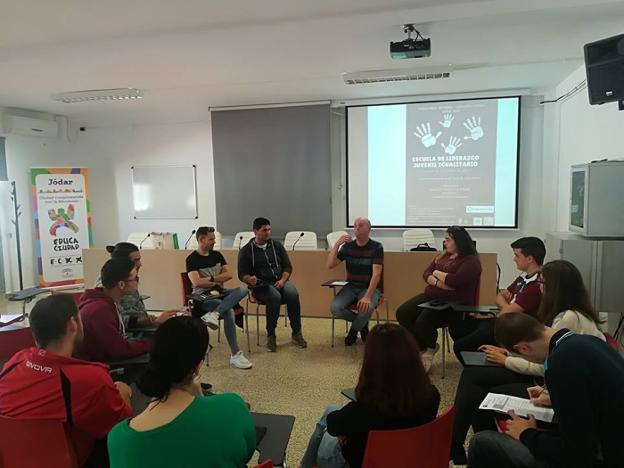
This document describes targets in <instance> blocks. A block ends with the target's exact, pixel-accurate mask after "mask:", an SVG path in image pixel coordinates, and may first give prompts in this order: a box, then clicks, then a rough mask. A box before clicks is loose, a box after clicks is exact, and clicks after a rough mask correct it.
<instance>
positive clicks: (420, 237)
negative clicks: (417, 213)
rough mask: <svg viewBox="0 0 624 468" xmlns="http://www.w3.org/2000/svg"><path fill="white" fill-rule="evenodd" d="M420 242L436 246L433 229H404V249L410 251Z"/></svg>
mask: <svg viewBox="0 0 624 468" xmlns="http://www.w3.org/2000/svg"><path fill="white" fill-rule="evenodd" d="M419 244H428V245H429V247H433V248H435V246H436V244H435V239H434V237H433V232H431V229H408V230H406V231H403V251H404V252H409V251H410V250H411V249H413V248H414V247H418V245H419Z"/></svg>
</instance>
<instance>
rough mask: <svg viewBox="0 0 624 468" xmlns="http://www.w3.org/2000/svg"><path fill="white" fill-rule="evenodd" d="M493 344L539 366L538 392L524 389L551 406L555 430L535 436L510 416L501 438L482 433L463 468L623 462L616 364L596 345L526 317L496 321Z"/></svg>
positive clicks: (622, 365) (620, 377)
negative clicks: (541, 373)
mask: <svg viewBox="0 0 624 468" xmlns="http://www.w3.org/2000/svg"><path fill="white" fill-rule="evenodd" d="M495 334H496V339H497V341H498V342H499V343H500V344H501V345H502V346H504V347H505V348H507V349H508V350H509V351H510V352H513V353H516V354H519V355H520V356H522V357H524V358H525V359H527V360H529V361H531V362H536V363H543V364H544V371H545V372H544V379H545V383H546V388H540V387H532V388H530V389H529V396H531V400H532V401H533V402H534V404H536V405H542V406H552V408H553V410H554V411H555V416H556V418H557V426H556V431H538V430H537V429H536V422H535V418H534V417H533V416H530V417H529V419H524V418H521V417H519V416H517V415H515V413H513V412H511V414H510V415H511V419H510V420H509V421H507V429H506V433H507V434H501V433H498V432H493V431H483V432H479V433H477V434H476V435H475V437H474V438H473V440H472V441H471V446H470V450H469V453H468V466H469V467H471V468H489V467H492V468H494V467H495V468H505V467H514V468H516V467H523V468H524V467H527V468H528V467H540V468H542V467H549V468H550V467H557V468H559V467H561V468H564V467H565V468H590V467H604V468H616V467H621V466H622V463H623V462H624V444H622V440H624V430H623V429H622V424H621V421H622V420H624V404H622V402H623V401H624V360H623V359H622V357H621V356H620V355H619V354H618V353H617V352H616V351H614V350H613V349H612V348H611V347H609V345H607V344H606V343H605V342H603V341H602V340H600V339H598V338H596V337H594V336H589V335H577V334H575V333H573V332H571V331H569V330H566V329H562V330H558V331H557V330H554V329H552V328H549V327H546V326H544V325H542V324H541V323H540V322H538V321H537V320H536V319H534V318H533V317H531V316H529V315H528V314H505V315H503V316H501V317H499V318H498V319H497V323H496V328H495Z"/></svg>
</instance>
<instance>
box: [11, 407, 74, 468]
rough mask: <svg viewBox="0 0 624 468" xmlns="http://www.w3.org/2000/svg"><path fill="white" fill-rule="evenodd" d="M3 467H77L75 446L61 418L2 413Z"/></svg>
mask: <svg viewBox="0 0 624 468" xmlns="http://www.w3.org/2000/svg"><path fill="white" fill-rule="evenodd" d="M0 440H1V441H2V443H0V466H6V467H9V466H19V467H20V468H40V467H42V466H58V467H63V468H78V460H77V459H76V453H75V452H74V446H73V444H72V442H71V439H70V438H69V435H68V434H67V431H66V428H65V425H64V424H63V423H62V422H61V421H53V420H39V419H13V418H7V417H6V416H0Z"/></svg>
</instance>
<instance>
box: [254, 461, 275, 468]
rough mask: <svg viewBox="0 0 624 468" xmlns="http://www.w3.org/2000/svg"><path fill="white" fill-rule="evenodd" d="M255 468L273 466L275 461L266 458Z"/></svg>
mask: <svg viewBox="0 0 624 468" xmlns="http://www.w3.org/2000/svg"><path fill="white" fill-rule="evenodd" d="M254 468H273V462H272V461H271V460H265V461H263V462H262V463H260V464H259V465H256V466H254Z"/></svg>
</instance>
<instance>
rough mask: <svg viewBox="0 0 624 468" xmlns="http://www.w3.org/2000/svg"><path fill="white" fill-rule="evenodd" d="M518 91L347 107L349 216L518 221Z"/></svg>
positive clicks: (420, 221)
mask: <svg viewBox="0 0 624 468" xmlns="http://www.w3.org/2000/svg"><path fill="white" fill-rule="evenodd" d="M519 110H520V98H519V97H505V98H487V99H472V100H461V101H439V102H424V103H412V104H388V105H375V106H351V107H347V183H348V200H347V205H348V213H347V214H348V222H349V223H352V222H353V219H354V218H355V217H357V216H366V217H368V218H369V219H370V220H371V222H372V224H373V225H375V226H388V227H410V226H412V227H418V226H420V227H447V226H450V225H454V224H459V225H463V226H476V227H484V228H487V227H489V228H495V227H498V228H511V227H516V225H517V223H516V219H517V216H516V212H517V199H516V198H517V179H518V140H519V117H520V112H519Z"/></svg>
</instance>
